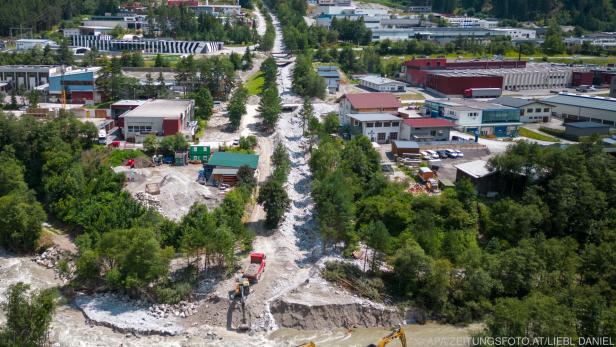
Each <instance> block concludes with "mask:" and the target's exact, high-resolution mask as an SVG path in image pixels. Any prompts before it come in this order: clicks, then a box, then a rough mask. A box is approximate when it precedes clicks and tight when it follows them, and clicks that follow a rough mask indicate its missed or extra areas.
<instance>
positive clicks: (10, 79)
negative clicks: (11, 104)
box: [0, 65, 61, 90]
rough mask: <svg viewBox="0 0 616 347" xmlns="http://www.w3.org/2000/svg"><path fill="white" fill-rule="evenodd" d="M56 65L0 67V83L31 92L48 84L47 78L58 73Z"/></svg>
mask: <svg viewBox="0 0 616 347" xmlns="http://www.w3.org/2000/svg"><path fill="white" fill-rule="evenodd" d="M60 68H61V67H60V66H58V65H1V66H0V82H5V83H7V84H8V87H17V88H23V89H25V90H33V89H34V88H36V87H38V86H41V85H44V84H47V83H49V76H50V75H51V74H54V73H56V72H59V71H60Z"/></svg>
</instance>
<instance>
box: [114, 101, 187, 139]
mask: <svg viewBox="0 0 616 347" xmlns="http://www.w3.org/2000/svg"><path fill="white" fill-rule="evenodd" d="M194 112H195V101H194V100H175V99H174V100H164V99H158V100H148V101H146V102H145V103H143V104H141V105H139V106H137V107H135V108H134V109H132V110H130V111H128V112H125V113H123V114H122V115H120V116H119V118H118V121H119V126H120V127H121V128H122V132H123V134H124V137H125V138H126V139H127V140H132V141H135V142H142V141H143V138H144V137H145V135H148V134H156V135H157V136H169V135H174V134H176V133H182V134H184V136H186V137H187V138H192V136H193V135H194V134H195V129H196V124H194V123H195V122H194V121H193V116H194Z"/></svg>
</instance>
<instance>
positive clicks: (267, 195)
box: [257, 176, 291, 229]
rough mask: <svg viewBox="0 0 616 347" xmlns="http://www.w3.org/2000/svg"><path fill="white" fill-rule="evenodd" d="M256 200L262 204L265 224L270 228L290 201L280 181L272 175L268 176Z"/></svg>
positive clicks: (277, 221) (280, 216) (278, 221)
mask: <svg viewBox="0 0 616 347" xmlns="http://www.w3.org/2000/svg"><path fill="white" fill-rule="evenodd" d="M257 202H258V203H259V204H263V209H264V210H265V212H266V216H265V225H266V226H267V227H268V228H270V229H273V228H276V227H277V226H278V223H280V220H281V219H282V216H284V212H285V210H286V209H287V208H288V207H289V204H290V203H291V201H290V200H289V196H288V195H287V191H286V190H285V189H284V186H283V184H282V182H281V181H280V180H279V179H276V178H275V177H274V176H272V177H270V178H269V179H268V180H267V182H265V184H264V185H263V186H262V187H261V190H260V191H259V198H258V200H257Z"/></svg>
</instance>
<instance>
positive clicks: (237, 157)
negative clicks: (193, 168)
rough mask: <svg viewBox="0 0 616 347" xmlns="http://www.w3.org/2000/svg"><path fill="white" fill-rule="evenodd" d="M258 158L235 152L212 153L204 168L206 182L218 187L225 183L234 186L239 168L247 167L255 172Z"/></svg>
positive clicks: (254, 155) (253, 155)
mask: <svg viewBox="0 0 616 347" xmlns="http://www.w3.org/2000/svg"><path fill="white" fill-rule="evenodd" d="M258 165H259V156H258V155H256V154H246V153H236V152H214V153H213V154H212V155H211V156H210V159H209V160H208V162H207V164H206V165H205V166H204V171H205V173H204V175H205V179H206V181H208V182H210V183H212V184H214V185H218V184H220V183H225V184H229V185H235V184H236V183H237V181H238V178H237V172H238V171H239V169H240V167H242V166H247V167H249V168H250V169H252V170H253V172H254V173H256V172H257V167H258Z"/></svg>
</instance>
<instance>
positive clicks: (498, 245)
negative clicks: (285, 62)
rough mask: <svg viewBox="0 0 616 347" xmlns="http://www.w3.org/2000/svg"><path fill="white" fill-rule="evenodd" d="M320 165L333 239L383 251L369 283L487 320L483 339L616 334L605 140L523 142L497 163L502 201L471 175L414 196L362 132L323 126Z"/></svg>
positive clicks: (348, 247)
mask: <svg viewBox="0 0 616 347" xmlns="http://www.w3.org/2000/svg"><path fill="white" fill-rule="evenodd" d="M322 125H323V124H322ZM309 163H310V167H311V170H312V172H313V174H314V183H313V193H312V194H313V198H314V201H315V204H316V208H317V211H318V213H317V222H318V225H319V230H320V232H321V235H322V238H323V241H324V247H325V248H326V249H331V248H333V247H335V248H342V249H343V250H344V253H345V254H349V255H350V253H351V252H352V251H355V250H357V249H358V248H359V247H361V245H364V246H366V247H368V248H369V249H374V251H375V254H374V255H373V257H372V259H371V261H370V263H371V264H370V265H371V266H370V270H369V271H368V273H367V274H366V275H365V277H366V278H365V279H364V280H362V281H363V283H370V284H373V285H375V286H376V287H375V288H381V289H379V290H381V292H383V293H387V294H388V295H390V296H391V297H393V298H395V300H397V301H408V302H410V303H411V305H414V306H418V307H421V308H423V309H424V310H425V311H426V312H427V314H428V317H429V318H434V319H438V320H441V321H444V322H449V323H469V322H473V321H478V320H485V321H486V327H485V329H484V330H483V331H482V332H481V335H488V336H570V337H575V336H615V334H616V330H614V326H615V325H614V323H615V322H616V316H614V312H615V311H614V310H615V307H616V305H615V299H616V291H615V289H616V288H615V284H616V281H614V278H616V277H614V276H616V272H615V271H614V269H613V267H612V266H611V265H608V264H610V263H611V262H612V258H613V257H612V255H611V253H610V251H608V250H610V249H612V248H613V247H614V246H616V245H615V244H614V238H613V235H614V231H616V229H615V228H616V210H614V206H616V204H615V203H616V201H614V196H615V195H614V189H615V187H616V174H615V172H616V170H615V169H616V160H615V159H614V158H613V157H610V156H609V155H607V154H605V153H604V152H603V151H602V149H601V147H600V146H599V145H597V144H594V143H584V144H580V145H571V146H569V147H567V148H566V149H561V148H558V147H541V146H539V145H535V144H528V143H519V144H516V145H513V146H512V147H510V149H508V150H507V152H506V153H504V154H501V155H497V156H496V157H494V158H493V159H492V160H491V161H490V167H491V168H492V169H493V170H494V171H495V175H496V176H495V177H497V179H498V180H499V186H500V187H502V190H501V191H500V192H499V198H497V199H493V200H490V199H482V198H478V197H477V196H476V193H475V191H474V188H473V186H472V184H471V183H470V181H466V180H462V181H461V182H458V184H457V185H456V187H455V189H446V190H445V191H444V192H443V193H442V194H441V195H440V196H427V195H420V196H414V195H412V194H410V193H409V192H407V191H406V184H404V183H395V182H391V181H389V180H388V179H387V178H385V177H384V175H383V174H382V173H381V169H380V157H379V154H378V153H377V152H376V151H375V150H374V149H373V148H372V146H371V143H370V141H369V140H368V139H367V138H366V137H363V136H358V137H355V138H353V139H352V140H351V141H349V142H346V143H344V142H342V141H341V140H339V139H338V138H337V137H330V136H329V135H327V134H326V133H325V132H321V133H320V135H319V145H318V148H316V149H313V150H312V154H311V159H310V162H309ZM383 261H385V262H387V264H389V265H390V266H391V268H392V270H393V271H392V272H387V271H382V270H381V268H380V264H381V263H382V262H383ZM360 272H361V271H360ZM375 283H381V284H380V286H379V285H377V284H375Z"/></svg>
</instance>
